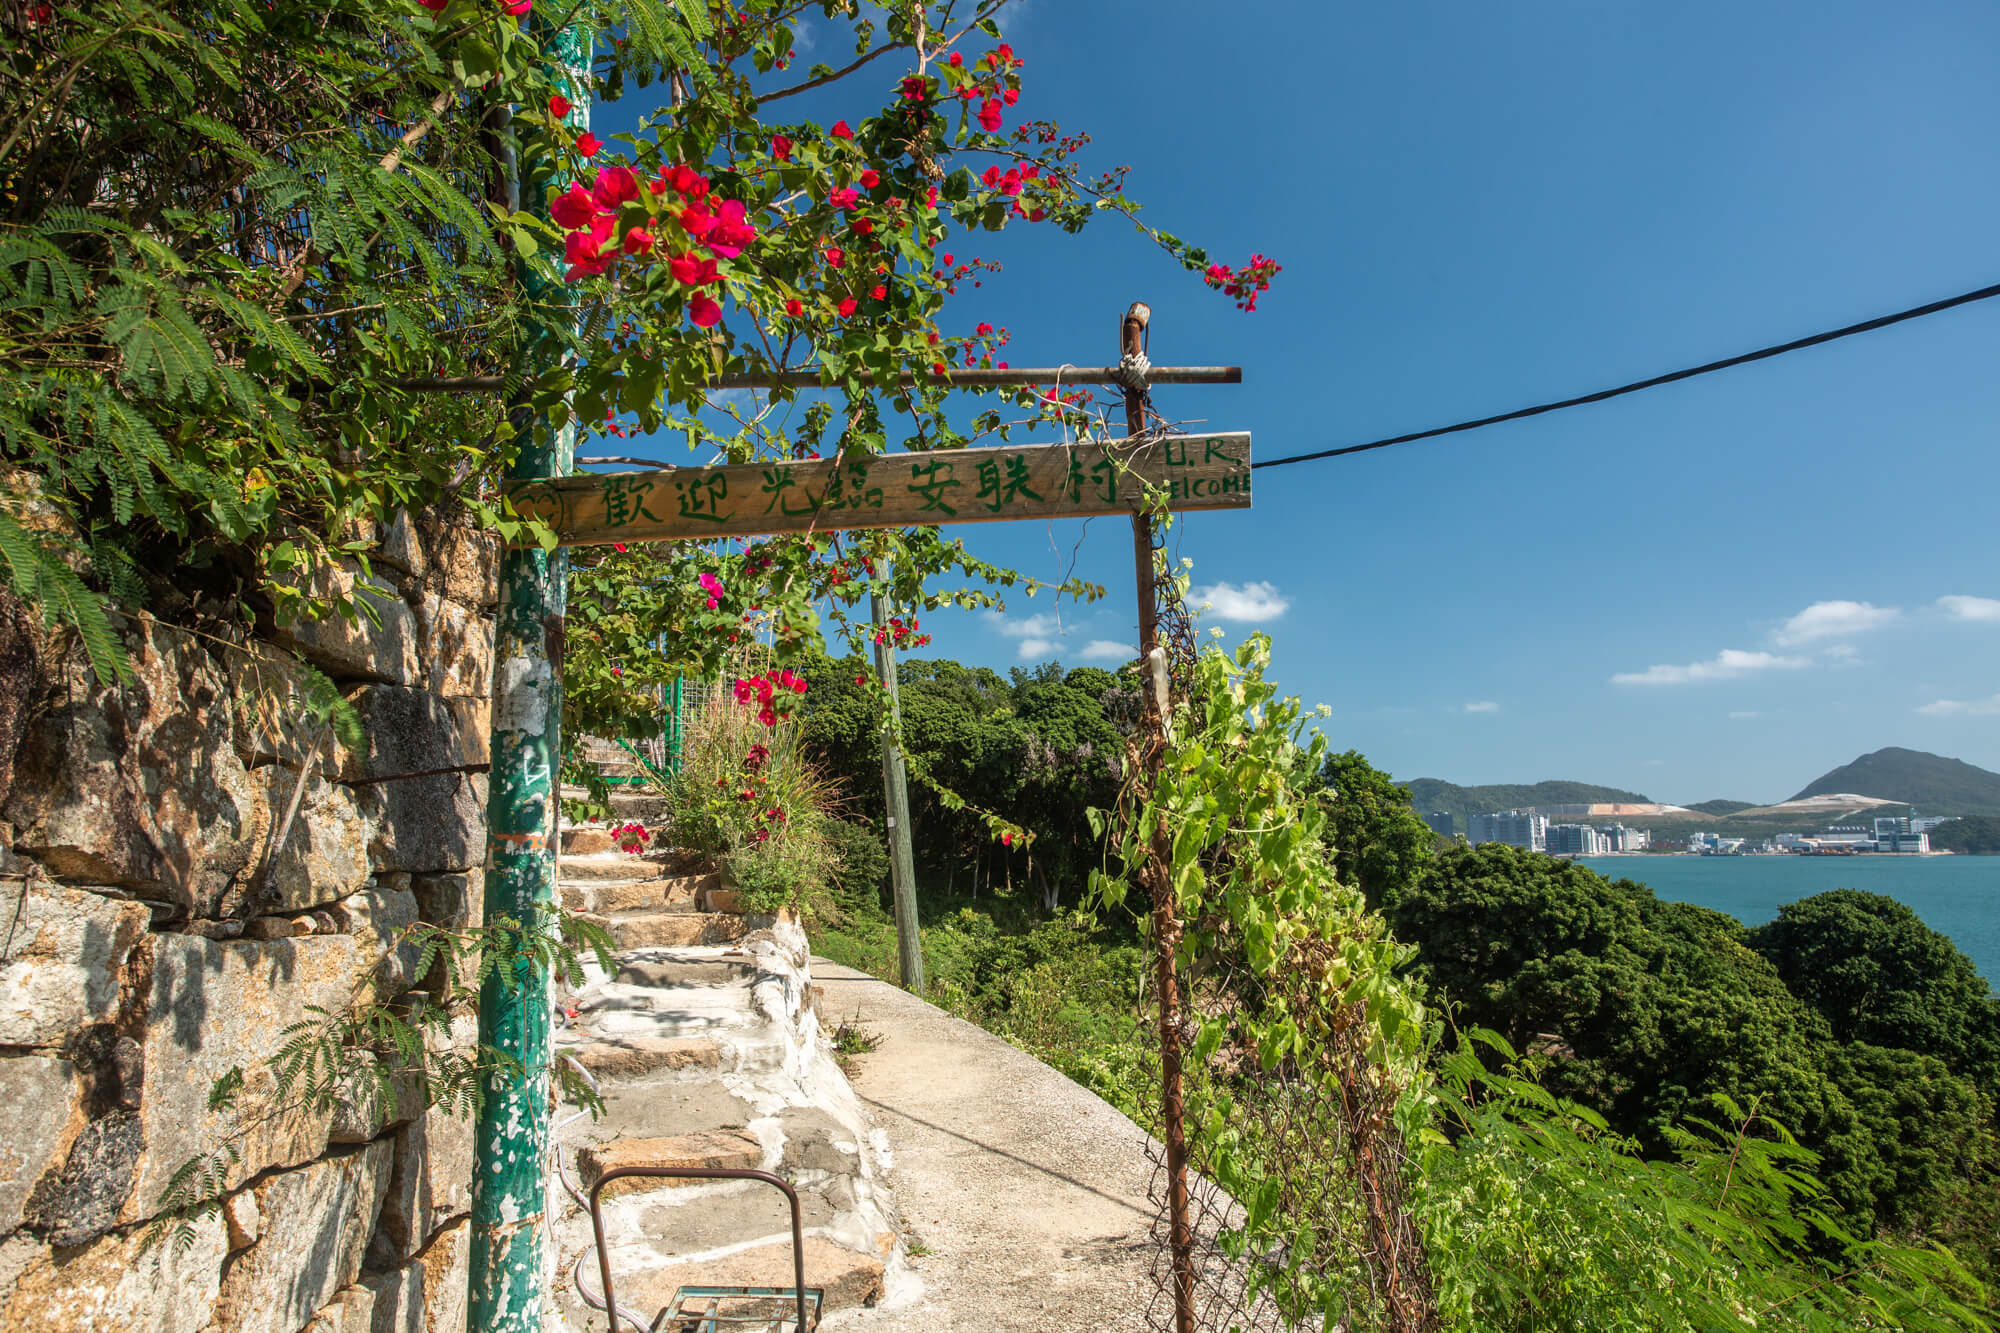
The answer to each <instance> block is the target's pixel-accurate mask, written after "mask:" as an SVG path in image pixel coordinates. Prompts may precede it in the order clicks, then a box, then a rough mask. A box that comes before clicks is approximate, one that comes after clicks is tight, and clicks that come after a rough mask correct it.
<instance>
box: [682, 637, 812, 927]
mask: <svg viewBox="0 0 2000 1333" xmlns="http://www.w3.org/2000/svg"><path fill="white" fill-rule="evenodd" d="M774 678H775V679H774ZM780 679H782V680H785V681H787V682H788V683H787V684H786V685H784V686H783V689H784V692H785V695H786V696H789V697H790V698H792V699H797V698H800V697H802V696H803V695H804V694H805V692H806V689H807V688H809V685H808V682H806V681H805V680H804V679H802V678H800V677H798V676H795V675H793V673H792V672H791V671H790V670H789V669H787V668H776V669H773V670H771V671H769V672H757V673H751V672H749V671H748V670H747V669H746V670H745V673H744V674H743V675H741V676H737V677H735V679H734V681H733V683H732V684H731V685H730V686H729V687H727V688H725V689H723V690H721V691H719V692H718V693H716V694H715V695H713V696H711V697H710V698H709V699H708V700H707V701H706V702H705V703H704V704H703V705H702V707H701V708H700V709H698V710H697V711H695V713H694V715H693V716H692V717H691V718H689V719H688V723H687V735H686V739H685V742H684V743H683V745H682V749H681V763H680V768H679V770H678V771H677V772H676V773H674V774H673V775H672V776H671V777H669V778H667V779H666V780H665V781H664V783H663V784H662V785H663V787H664V789H665V795H666V797H667V819H668V827H667V835H668V836H669V837H670V838H671V839H672V840H673V842H674V843H675V844H676V845H678V846H681V847H685V848H687V849H689V850H691V851H695V852H700V853H702V854H703V855H706V856H709V857H711V858H713V859H714V860H715V862H716V864H717V867H718V868H719V869H720V870H721V871H722V876H723V879H724V881H725V882H726V883H727V884H728V885H729V886H730V887H732V888H735V889H737V890H738V891H739V892H741V893H742V894H743V896H744V906H745V907H746V908H748V909H749V910H751V911H756V912H768V911H774V910H776V909H777V908H779V907H793V908H800V909H803V910H806V911H808V912H813V911H817V910H820V908H821V907H822V906H823V903H824V900H825V899H826V898H827V895H828V894H829V892H830V891H831V890H832V888H833V887H834V883H835V880H836V878H837V876H838V874H839V871H840V853H839V848H838V846H837V842H836V838H835V833H834V830H833V824H834V821H835V817H836V807H837V805H838V794H837V792H836V791H835V789H834V787H833V784H832V783H830V782H828V781H827V780H826V778H825V777H824V776H822V775H821V774H820V773H819V772H818V770H816V769H815V768H814V767H813V766H812V764H811V763H810V762H808V761H807V760H806V758H805V757H804V755H802V754H801V753H800V751H799V745H798V724H797V723H796V722H795V721H793V720H792V719H791V717H790V716H789V713H788V715H787V716H785V717H780V716H778V715H777V712H776V710H775V708H774V707H773V701H774V700H776V699H777V698H778V694H777V690H778V688H779V685H778V680H780ZM759 685H767V686H770V687H772V698H771V699H760V697H759V691H758V686H759ZM794 687H796V688H794ZM789 707H790V705H789V704H788V705H787V708H788V710H789Z"/></svg>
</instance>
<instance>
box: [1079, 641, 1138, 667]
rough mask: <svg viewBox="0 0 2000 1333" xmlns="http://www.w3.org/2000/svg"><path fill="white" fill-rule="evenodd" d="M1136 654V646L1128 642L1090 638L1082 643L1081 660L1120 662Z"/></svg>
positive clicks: (1129, 659) (1126, 660) (1127, 660)
mask: <svg viewBox="0 0 2000 1333" xmlns="http://www.w3.org/2000/svg"><path fill="white" fill-rule="evenodd" d="M1138 655H1139V650H1138V649H1137V648H1134V647H1133V646H1132V645H1131V644H1129V643H1120V642H1118V640H1116V639H1092V640H1091V641H1090V642H1089V643H1086V644H1085V645H1083V660H1084V661H1086V662H1118V663H1121V664H1122V663H1125V662H1129V661H1131V660H1132V659H1133V658H1135V657H1137V656H1138Z"/></svg>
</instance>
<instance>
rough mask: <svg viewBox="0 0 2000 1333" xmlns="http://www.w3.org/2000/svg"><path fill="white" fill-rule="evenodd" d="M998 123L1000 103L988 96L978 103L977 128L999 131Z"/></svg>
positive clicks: (990, 131)
mask: <svg viewBox="0 0 2000 1333" xmlns="http://www.w3.org/2000/svg"><path fill="white" fill-rule="evenodd" d="M1000 125H1001V120H1000V103H999V102H998V101H996V100H994V99H993V98H991V97H989V98H987V99H986V100H985V101H984V102H982V103H980V105H979V128H980V129H982V130H985V131H986V132H987V133H988V134H994V133H997V132H998V131H999V129H1000Z"/></svg>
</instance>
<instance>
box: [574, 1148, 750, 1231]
mask: <svg viewBox="0 0 2000 1333" xmlns="http://www.w3.org/2000/svg"><path fill="white" fill-rule="evenodd" d="M763 1162H764V1145H763V1144H761V1143H759V1142H758V1141H757V1136H756V1135H755V1134H752V1133H750V1132H749V1131H748V1130H743V1129H702V1130H696V1131H695V1132H693V1133H692V1134H675V1135H672V1136H670V1137H667V1138H650V1139H613V1140H612V1141H611V1142H609V1143H595V1144H592V1145H591V1146H590V1147H588V1148H585V1149H584V1150H583V1151H582V1152H581V1153H579V1154H577V1170H578V1173H579V1174H580V1175H581V1176H582V1178H583V1187H584V1188H585V1189H586V1190H587V1189H589V1188H590V1187H591V1186H592V1185H595V1184H596V1183H597V1181H598V1178H599V1177H601V1176H602V1175H603V1174H604V1173H605V1172H607V1171H615V1170H618V1169H619V1168H620V1167H627V1166H681V1167H687V1166H697V1167H707V1168H710V1169H714V1168H733V1169H736V1170H748V1171H754V1170H756V1169H757V1168H758V1167H759V1166H761V1165H763ZM702 1183H703V1182H701V1181H694V1180H648V1179H645V1178H643V1177H639V1178H634V1179H631V1180H620V1181H614V1182H613V1183H612V1184H610V1185H608V1186H606V1187H605V1190H604V1195H603V1197H604V1198H607V1199H610V1198H615V1197H616V1196H618V1195H620V1194H637V1193H640V1192H642V1191H645V1190H652V1189H661V1188H672V1189H683V1188H687V1187H689V1186H695V1185H700V1184H702ZM772 1197H773V1198H774V1199H775V1198H776V1194H775V1192H774V1193H773V1196H772ZM765 1229H768V1219H766V1228H765ZM715 1243H716V1242H715V1241H714V1240H710V1241H708V1243H707V1244H704V1245H699V1246H691V1247H690V1248H700V1249H707V1248H708V1247H709V1246H710V1245H713V1244H715Z"/></svg>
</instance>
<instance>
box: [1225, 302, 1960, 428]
mask: <svg viewBox="0 0 2000 1333" xmlns="http://www.w3.org/2000/svg"><path fill="white" fill-rule="evenodd" d="M1993 296H2000V284H1996V285H1994V286H1992V287H1981V288H1980V289H1979V290H1977V291H1972V292H1966V293H1965V294H1964V295H1962V296H1954V297H1950V298H1949V299H1947V300H1943V301H1933V302H1931V303H1930V304H1929V305H1920V306H1917V307H1915V308H1914V309H1911V310H1899V311H1897V312H1896V313H1895V314H1893V315H1882V316H1879V317H1877V318H1875V319H1867V320H1863V321H1862V322H1861V323H1859V324H1849V325H1848V326H1847V327H1845V328H1840V329H1831V330H1828V331H1827V332H1825V333H1815V334H1813V335H1812V336H1811V337H1810V338H1797V339H1794V340H1793V341H1791V342H1788V343H1779V344H1778V345H1777V346H1775V347H1761V348H1759V349H1757V350H1756V351H1754V352H1745V353H1743V354H1742V355H1741V356H1731V357H1725V358H1723V359H1722V360H1720V361H1710V362H1708V363H1707V364H1705V365H1699V366H1689V367H1688V368H1687V369H1686V370H1675V371H1671V372H1669V373H1667V374H1665V375H1655V376H1653V377H1652V378H1651V379H1643V380H1635V381H1633V382H1632V383H1630V384H1621V385H1619V386H1618V387H1617V388H1615V389H1600V390H1598V391H1597V392H1596V393H1587V394H1584V395H1583V396H1581V397H1579V398H1565V399H1563V400H1562V401H1561V402H1556V403H1539V404H1537V405H1536V406H1534V407H1523V408H1520V409H1518V410H1516V411H1513V412H1502V413H1501V414H1500V415H1498V416H1492V417H1480V418H1479V419H1478V420H1476V421H1461V422H1459V423H1458V424H1457V425H1454V426H1439V427H1436V428H1435V429H1433V430H1419V431H1412V432H1410V433H1409V434H1408V435H1392V436H1390V437H1389V438H1388V439H1386V440H1371V441H1369V442H1368V443H1367V444H1350V445H1345V446H1343V447H1342V448H1339V449H1321V450H1319V451H1318V452H1316V453H1310V454H1294V455H1292V456H1291V457H1290V458H1266V459H1263V460H1262V461H1260V462H1254V463H1252V464H1251V465H1250V466H1251V467H1253V468H1260V467H1283V466H1284V465H1285V464H1287V463H1311V462H1314V461H1316V460H1318V459H1322V458H1339V457H1341V456H1342V455H1343V454H1364V453H1367V452H1368V451H1369V450H1371V449H1387V448H1388V447H1389V446H1390V445H1392V444H1411V443H1414V442H1415V441H1417V440H1434V439H1436V438H1437V437H1438V436H1440V435H1456V434H1458V433H1459V432H1460V431H1468V430H1478V429H1479V428H1480V427H1482V426H1497V425H1499V424H1500V423H1501V422H1503V421H1520V420H1522V419H1523V418H1525V417H1538V416H1541V415H1543V414H1544V413H1548V412H1560V411H1562V410H1563V409H1564V408H1567V407H1582V406H1584V405H1585V404H1586V403H1601V402H1603V401H1605V400H1606V399H1608V398H1622V397H1623V396H1624V395H1626V394H1628V393H1637V392H1639V391H1640V390H1641V389H1654V388H1658V387H1659V386H1660V385H1662V384H1672V383H1674V382H1675V381H1677V380H1689V379H1693V378H1694V377H1695V376H1697V375H1707V374H1710V373H1712V372H1714V371H1718V370H1728V369H1729V368H1730V367H1731V366H1741V365H1747V364H1749V363H1750V362H1752V361H1763V360H1767V359H1768V358H1770V357H1774V356H1783V355H1784V354H1785V353H1786V352H1796V351H1798V350H1800V349H1801V348H1805V347H1817V346H1819V345H1820V344H1821V343H1830V342H1833V341H1835V340H1836V339H1839V338H1851V337H1853V336H1854V335H1855V334H1857V333H1869V332H1872V331H1874V330H1876V329H1886V328H1888V327H1889V326H1890V325H1891V324H1901V323H1903V322H1904V321H1905V320H1911V319H1922V318H1923V317H1924V316H1925V315H1935V314H1937V313H1938V312H1939V311H1942V310H1950V309H1952V308H1954V307H1956V306H1962V305H1970V304H1972V303H1973V302H1974V301H1984V300H1986V299H1987V298H1988V297H1993Z"/></svg>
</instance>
